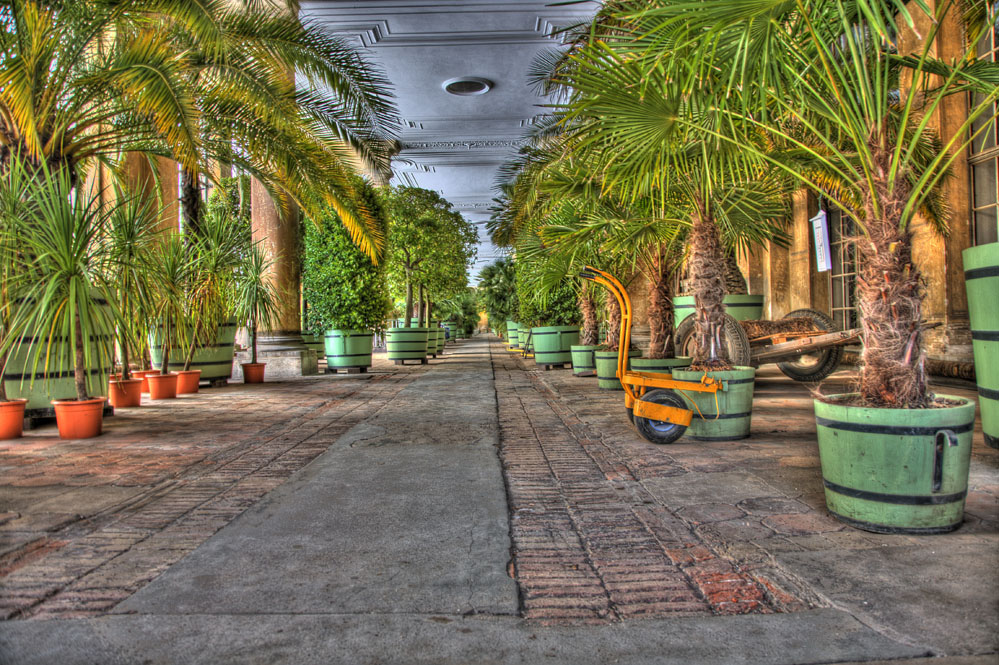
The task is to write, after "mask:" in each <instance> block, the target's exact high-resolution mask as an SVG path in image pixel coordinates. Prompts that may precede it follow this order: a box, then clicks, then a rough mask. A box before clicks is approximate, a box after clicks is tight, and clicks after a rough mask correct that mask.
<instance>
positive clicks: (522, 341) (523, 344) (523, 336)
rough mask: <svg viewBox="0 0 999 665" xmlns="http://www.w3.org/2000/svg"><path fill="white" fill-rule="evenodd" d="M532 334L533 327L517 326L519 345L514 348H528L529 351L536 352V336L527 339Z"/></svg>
mask: <svg viewBox="0 0 999 665" xmlns="http://www.w3.org/2000/svg"><path fill="white" fill-rule="evenodd" d="M530 334H531V329H530V328H521V327H519V326H518V327H517V346H515V347H513V348H516V349H520V350H524V349H527V352H528V353H533V352H534V338H531V341H530V342H528V341H527V338H528V337H530Z"/></svg>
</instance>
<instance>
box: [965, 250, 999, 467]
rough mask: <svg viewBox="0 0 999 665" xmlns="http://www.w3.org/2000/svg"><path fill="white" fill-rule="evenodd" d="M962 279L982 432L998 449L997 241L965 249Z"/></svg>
mask: <svg viewBox="0 0 999 665" xmlns="http://www.w3.org/2000/svg"><path fill="white" fill-rule="evenodd" d="M964 280H965V282H964V283H965V287H966V288H967V290H968V313H969V315H970V317H971V344H972V346H973V347H974V351H975V377H976V380H977V381H978V404H979V406H980V407H981V410H982V431H983V432H984V433H985V443H986V444H988V445H989V446H992V447H993V448H999V242H993V243H989V244H988V245H979V246H978V247H969V248H968V249H966V250H964Z"/></svg>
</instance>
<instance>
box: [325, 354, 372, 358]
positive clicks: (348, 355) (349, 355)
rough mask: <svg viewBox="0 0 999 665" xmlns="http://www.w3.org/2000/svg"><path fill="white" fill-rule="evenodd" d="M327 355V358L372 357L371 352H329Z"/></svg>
mask: <svg viewBox="0 0 999 665" xmlns="http://www.w3.org/2000/svg"><path fill="white" fill-rule="evenodd" d="M326 357H327V358H370V357H371V354H370V353H345V354H342V355H337V356H331V355H330V354H328V353H327V354H326Z"/></svg>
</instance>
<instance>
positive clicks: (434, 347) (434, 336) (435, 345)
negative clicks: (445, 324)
mask: <svg viewBox="0 0 999 665" xmlns="http://www.w3.org/2000/svg"><path fill="white" fill-rule="evenodd" d="M427 353H432V354H434V355H435V356H438V355H440V354H442V353H444V329H443V328H437V327H431V328H430V330H429V332H428V333H427Z"/></svg>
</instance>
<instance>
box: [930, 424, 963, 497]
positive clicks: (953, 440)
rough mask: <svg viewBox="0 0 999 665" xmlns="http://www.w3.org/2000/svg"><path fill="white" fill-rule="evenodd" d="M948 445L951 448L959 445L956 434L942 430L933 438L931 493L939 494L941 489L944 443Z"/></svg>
mask: <svg viewBox="0 0 999 665" xmlns="http://www.w3.org/2000/svg"><path fill="white" fill-rule="evenodd" d="M948 442H949V443H950V447H951V448H956V447H957V446H958V444H959V443H960V442H959V441H958V440H957V434H954V431H953V430H949V429H942V430H940V431H938V432H937V433H936V436H934V437H933V447H934V452H933V486H932V488H931V489H932V491H934V492H939V491H940V490H941V488H942V487H943V462H944V448H945V447H946V446H945V445H944V444H945V443H948Z"/></svg>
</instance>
